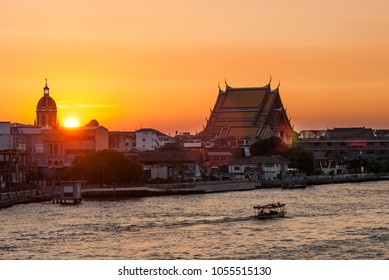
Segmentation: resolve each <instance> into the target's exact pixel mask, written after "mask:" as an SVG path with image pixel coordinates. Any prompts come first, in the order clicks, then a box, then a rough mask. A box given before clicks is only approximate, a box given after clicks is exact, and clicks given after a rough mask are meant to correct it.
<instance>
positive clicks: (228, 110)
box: [197, 81, 295, 145]
mask: <svg viewBox="0 0 389 280" xmlns="http://www.w3.org/2000/svg"><path fill="white" fill-rule="evenodd" d="M270 82H271V81H269V84H267V85H266V86H263V87H247V88H241V87H240V88H234V87H231V86H229V85H228V84H227V82H226V83H225V84H226V89H225V90H224V91H223V90H222V89H221V88H220V86H219V94H218V96H217V99H216V103H215V105H214V107H213V110H211V114H210V117H209V119H207V123H206V125H205V126H204V130H203V131H201V132H200V133H198V134H197V136H198V137H199V138H201V139H203V140H206V141H211V142H220V141H223V140H228V141H229V143H232V142H231V139H232V140H235V141H233V142H234V144H237V145H239V144H243V145H248V144H250V143H252V142H254V141H257V139H258V138H259V139H264V138H269V137H272V136H278V137H279V138H281V139H282V141H283V142H284V143H286V144H290V143H291V141H292V138H293V136H294V134H295V132H294V131H293V127H292V125H291V124H290V119H289V118H288V116H287V114H286V110H285V108H284V106H283V104H282V101H281V97H280V93H279V85H278V86H277V88H275V89H273V90H271V88H270Z"/></svg>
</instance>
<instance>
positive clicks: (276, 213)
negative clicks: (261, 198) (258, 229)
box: [253, 202, 286, 220]
mask: <svg viewBox="0 0 389 280" xmlns="http://www.w3.org/2000/svg"><path fill="white" fill-rule="evenodd" d="M253 208H254V209H255V217H256V218H257V219H260V220H265V219H275V218H284V217H285V214H286V211H285V203H279V202H277V203H272V204H265V205H254V207H253Z"/></svg>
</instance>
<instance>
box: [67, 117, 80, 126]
mask: <svg viewBox="0 0 389 280" xmlns="http://www.w3.org/2000/svg"><path fill="white" fill-rule="evenodd" d="M79 126H80V124H79V123H78V120H76V119H67V120H66V121H65V127H79Z"/></svg>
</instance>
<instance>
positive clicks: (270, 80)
mask: <svg viewBox="0 0 389 280" xmlns="http://www.w3.org/2000/svg"><path fill="white" fill-rule="evenodd" d="M270 83H271V74H270V80H269V85H270Z"/></svg>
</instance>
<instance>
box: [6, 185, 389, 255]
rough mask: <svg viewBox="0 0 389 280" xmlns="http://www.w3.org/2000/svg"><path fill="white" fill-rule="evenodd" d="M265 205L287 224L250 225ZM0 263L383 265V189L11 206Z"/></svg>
mask: <svg viewBox="0 0 389 280" xmlns="http://www.w3.org/2000/svg"><path fill="white" fill-rule="evenodd" d="M273 202H284V203H286V207H287V208H286V209H287V211H288V214H287V218H284V219H276V220H266V221H260V220H257V219H255V218H253V215H254V209H253V208H252V207H253V205H255V204H265V203H273ZM0 259H61V260H62V259H76V260H79V259H82V260H85V259H149V260H150V259H152V260H155V259H163V260H165V259H241V260H242V259H283V260H291V259H299V260H302V259H303V260H306V259H325V260H328V259H331V260H332V259H334V260H339V259H363V260H364V259H389V182H385V181H381V182H369V183H357V184H355V183H353V184H334V185H323V186H313V187H308V188H306V189H298V190H281V189H268V190H263V189H260V190H253V191H241V192H226V193H213V194H200V195H186V196H163V197H147V198H136V199H135V198H134V199H127V200H116V201H109V200H106V201H98V200H86V201H83V202H82V203H81V204H79V205H75V206H64V205H60V204H51V203H49V202H47V203H33V204H25V205H15V206H13V207H11V208H7V209H3V210H0Z"/></svg>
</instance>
